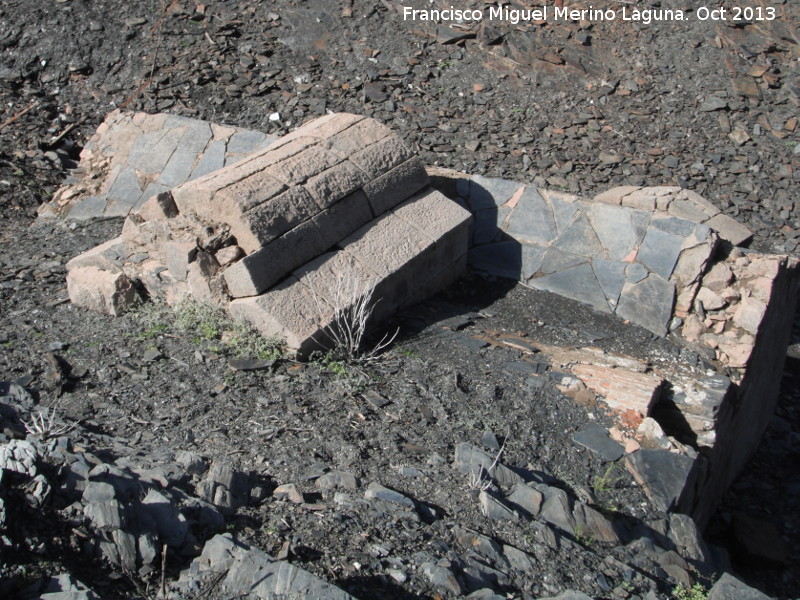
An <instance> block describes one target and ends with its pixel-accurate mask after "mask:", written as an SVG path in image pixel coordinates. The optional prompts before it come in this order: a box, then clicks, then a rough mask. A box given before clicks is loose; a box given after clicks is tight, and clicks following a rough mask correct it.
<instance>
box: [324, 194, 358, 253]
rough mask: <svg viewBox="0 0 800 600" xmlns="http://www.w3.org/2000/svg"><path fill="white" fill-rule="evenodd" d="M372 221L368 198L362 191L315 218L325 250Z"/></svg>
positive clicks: (342, 200) (343, 199)
mask: <svg viewBox="0 0 800 600" xmlns="http://www.w3.org/2000/svg"><path fill="white" fill-rule="evenodd" d="M371 220H372V210H371V209H370V207H369V202H368V201H367V196H366V195H365V194H364V192H363V191H361V190H356V191H355V192H353V193H352V194H350V195H348V196H345V197H344V198H342V199H341V200H339V201H338V202H337V203H335V204H333V205H331V206H330V207H328V208H327V209H325V210H323V211H322V212H320V213H319V214H317V215H316V216H315V217H314V224H315V225H316V226H317V229H318V230H319V232H320V235H321V236H322V239H323V243H324V245H325V248H326V249H327V248H332V247H333V246H335V245H336V244H337V243H339V242H340V241H342V240H343V239H344V238H345V237H347V236H348V235H350V234H351V233H353V232H354V231H356V230H357V229H359V228H360V227H362V226H364V225H366V224H367V223H369V222H370V221H371Z"/></svg>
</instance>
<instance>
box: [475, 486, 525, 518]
mask: <svg viewBox="0 0 800 600" xmlns="http://www.w3.org/2000/svg"><path fill="white" fill-rule="evenodd" d="M478 500H479V501H480V503H481V511H482V512H483V514H484V515H485V516H486V517H487V518H489V519H490V520H492V521H516V520H517V519H518V518H519V517H518V516H517V513H515V512H514V511H513V510H511V508H509V507H508V506H506V505H505V504H504V503H503V502H502V501H501V500H500V499H498V498H495V497H494V496H493V495H492V494H490V493H489V492H487V491H485V490H482V491H481V492H480V494H478Z"/></svg>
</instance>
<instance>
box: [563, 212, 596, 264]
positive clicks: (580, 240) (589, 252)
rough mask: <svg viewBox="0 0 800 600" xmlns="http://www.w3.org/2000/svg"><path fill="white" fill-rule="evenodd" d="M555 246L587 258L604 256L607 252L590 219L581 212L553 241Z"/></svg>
mask: <svg viewBox="0 0 800 600" xmlns="http://www.w3.org/2000/svg"><path fill="white" fill-rule="evenodd" d="M553 247H555V248H560V249H561V250H564V251H566V252H572V253H573V254H578V255H580V256H585V257H587V258H593V257H596V256H597V257H602V256H603V255H604V254H605V253H604V251H603V246H602V244H601V243H600V240H599V239H598V237H597V234H595V232H594V229H593V228H592V225H591V223H589V219H588V218H587V217H586V215H585V214H584V213H583V212H579V213H577V214H576V215H575V217H574V218H573V219H572V222H571V223H570V224H569V225H568V226H567V228H566V229H565V230H564V231H563V232H562V233H561V235H559V236H558V238H556V240H555V241H554V242H553Z"/></svg>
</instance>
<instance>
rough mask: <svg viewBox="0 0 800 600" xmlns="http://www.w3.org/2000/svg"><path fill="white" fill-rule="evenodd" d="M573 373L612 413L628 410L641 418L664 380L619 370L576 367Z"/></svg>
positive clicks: (584, 365) (614, 368) (622, 369)
mask: <svg viewBox="0 0 800 600" xmlns="http://www.w3.org/2000/svg"><path fill="white" fill-rule="evenodd" d="M572 372H573V373H574V374H575V376H577V377H578V378H579V379H580V380H581V381H583V383H585V384H586V386H587V387H589V388H591V389H592V390H594V391H595V392H596V393H598V394H601V395H602V396H603V398H604V399H605V402H606V404H608V405H609V406H610V407H611V408H612V409H614V410H615V411H618V412H621V413H626V412H628V411H630V412H633V413H635V414H637V415H641V417H640V418H643V417H645V416H647V415H649V414H650V410H651V409H652V407H653V405H654V404H655V402H656V400H657V399H658V396H659V392H660V389H661V385H662V384H663V380H662V379H661V378H660V377H657V376H655V375H650V374H646V373H636V372H634V371H630V370H628V369H624V368H619V367H605V366H601V365H589V364H576V365H575V366H573V367H572Z"/></svg>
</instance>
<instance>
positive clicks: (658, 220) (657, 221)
mask: <svg viewBox="0 0 800 600" xmlns="http://www.w3.org/2000/svg"><path fill="white" fill-rule="evenodd" d="M694 226H695V223H693V222H692V221H687V220H685V219H678V218H677V217H663V216H660V215H655V216H654V217H653V218H652V220H651V221H650V227H651V228H653V227H654V228H656V229H658V230H659V231H664V232H666V233H673V234H675V235H678V236H681V237H687V236H689V235H691V234H692V231H694Z"/></svg>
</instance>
